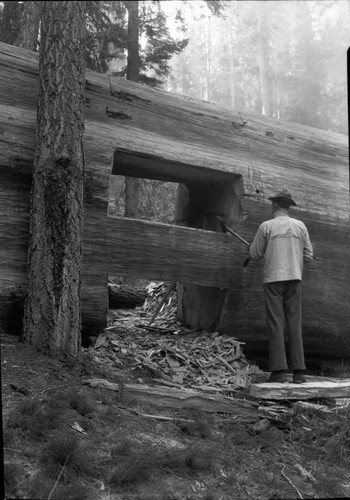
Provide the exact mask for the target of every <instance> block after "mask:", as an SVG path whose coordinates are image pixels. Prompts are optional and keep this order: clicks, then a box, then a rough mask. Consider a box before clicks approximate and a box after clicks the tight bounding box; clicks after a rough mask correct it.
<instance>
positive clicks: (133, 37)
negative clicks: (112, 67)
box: [125, 0, 140, 218]
mask: <svg viewBox="0 0 350 500" xmlns="http://www.w3.org/2000/svg"><path fill="white" fill-rule="evenodd" d="M125 5H126V8H127V9H128V13H129V19H128V61H127V69H126V77H127V79H128V80H131V81H133V82H138V81H139V78H140V56H139V2H138V1H134V0H132V1H128V2H125ZM139 193H140V181H139V179H135V178H133V177H126V178H125V217H131V218H137V216H138V214H139Z"/></svg>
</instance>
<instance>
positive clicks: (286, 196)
mask: <svg viewBox="0 0 350 500" xmlns="http://www.w3.org/2000/svg"><path fill="white" fill-rule="evenodd" d="M269 200H271V201H274V200H275V201H278V200H284V201H287V202H288V203H290V204H291V205H293V206H294V207H296V206H297V204H296V203H295V201H294V200H293V198H292V195H291V194H290V193H288V191H280V192H279V193H277V194H275V195H274V196H271V197H270V198H269Z"/></svg>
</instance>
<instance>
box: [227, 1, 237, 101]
mask: <svg viewBox="0 0 350 500" xmlns="http://www.w3.org/2000/svg"><path fill="white" fill-rule="evenodd" d="M232 18H233V11H232V9H230V10H229V20H230V21H231V20H232ZM233 26H234V25H233V20H232V21H231V22H230V25H229V27H228V29H229V32H230V54H229V72H230V104H231V107H232V108H234V107H235V106H236V81H235V78H236V75H235V50H234V45H233V43H234V36H233Z"/></svg>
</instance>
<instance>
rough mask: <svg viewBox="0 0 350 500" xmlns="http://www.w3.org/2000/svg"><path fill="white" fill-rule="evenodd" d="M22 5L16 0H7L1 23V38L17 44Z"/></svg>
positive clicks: (6, 41)
mask: <svg viewBox="0 0 350 500" xmlns="http://www.w3.org/2000/svg"><path fill="white" fill-rule="evenodd" d="M20 15H21V5H20V4H19V3H18V2H17V1H15V2H13V1H5V2H4V9H3V11H2V20H1V24H0V28H1V29H0V40H1V41H2V42H4V43H8V44H9V45H15V41H16V39H17V37H18V33H19V27H20Z"/></svg>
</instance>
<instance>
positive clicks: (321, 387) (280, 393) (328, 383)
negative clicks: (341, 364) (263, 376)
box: [248, 379, 350, 400]
mask: <svg viewBox="0 0 350 500" xmlns="http://www.w3.org/2000/svg"><path fill="white" fill-rule="evenodd" d="M248 394H249V396H250V397H252V398H256V399H272V400H282V399H284V400H292V399H293V400H295V399H298V400H306V399H318V398H331V399H333V398H348V397H350V379H334V380H330V379H327V380H322V379H318V380H317V381H312V380H311V381H307V382H306V383H304V384H293V383H290V382H287V383H284V384H279V383H267V382H264V383H262V384H252V385H251V386H250V388H249V392H248Z"/></svg>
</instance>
